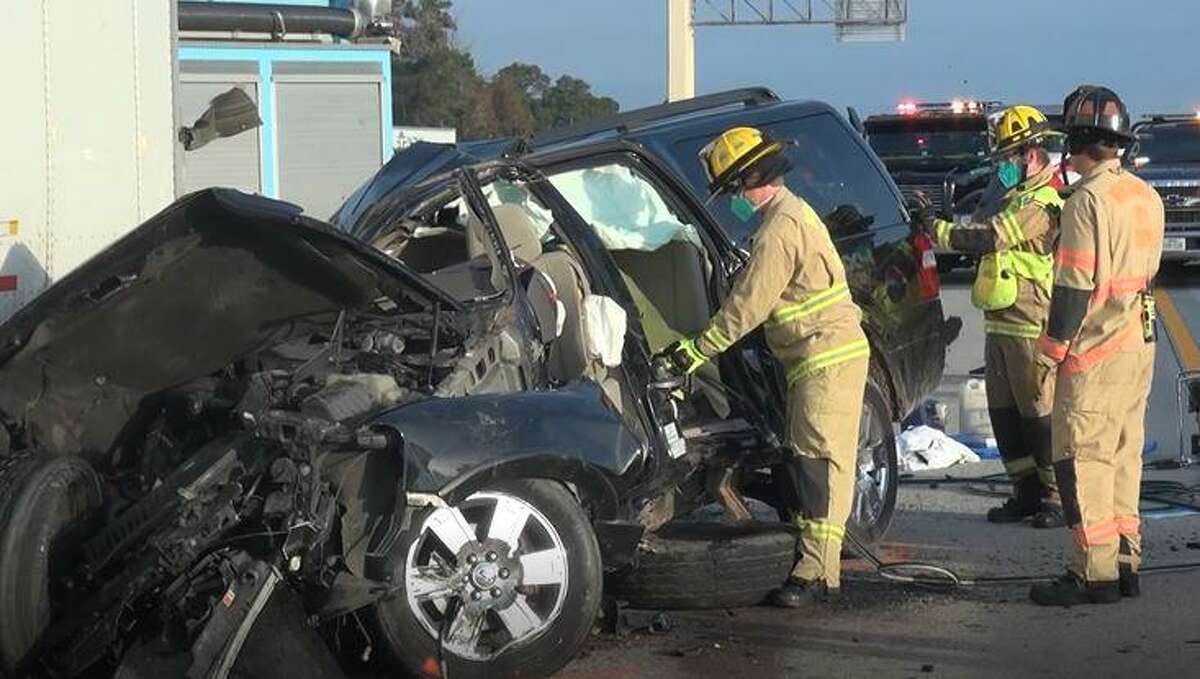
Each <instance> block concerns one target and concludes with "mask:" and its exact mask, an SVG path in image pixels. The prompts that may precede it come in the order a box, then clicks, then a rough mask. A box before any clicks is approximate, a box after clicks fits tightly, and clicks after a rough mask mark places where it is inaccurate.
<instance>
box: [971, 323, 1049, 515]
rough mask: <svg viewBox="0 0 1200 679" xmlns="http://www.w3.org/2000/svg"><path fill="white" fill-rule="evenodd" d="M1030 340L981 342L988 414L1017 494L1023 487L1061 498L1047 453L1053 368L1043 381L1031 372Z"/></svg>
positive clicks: (989, 338) (989, 339)
mask: <svg viewBox="0 0 1200 679" xmlns="http://www.w3.org/2000/svg"><path fill="white" fill-rule="evenodd" d="M1035 351H1036V349H1035V348H1034V340H1032V339H1026V338H1024V337H1008V336H1006V335H994V334H989V335H987V339H986V340H985V343H984V364H985V366H986V375H985V384H986V386H987V399H988V416H989V417H990V419H991V421H992V431H994V432H995V434H996V446H997V447H998V448H999V449H1000V459H1001V460H1003V461H1004V469H1005V471H1006V472H1008V478H1009V480H1010V481H1012V486H1013V491H1014V492H1015V493H1017V494H1018V495H1020V494H1021V492H1022V490H1023V489H1024V488H1030V489H1036V492H1037V493H1039V494H1040V495H1041V497H1042V498H1043V499H1044V500H1045V501H1046V502H1049V503H1050V504H1054V505H1057V504H1059V503H1060V498H1059V489H1058V483H1057V482H1056V481H1055V478H1054V463H1053V460H1052V459H1051V435H1050V419H1051V418H1050V411H1051V410H1053V408H1054V373H1053V372H1050V373H1047V374H1046V377H1045V379H1044V380H1042V381H1041V383H1040V384H1039V383H1036V379H1035V377H1034V375H1035V371H1034V352H1035Z"/></svg>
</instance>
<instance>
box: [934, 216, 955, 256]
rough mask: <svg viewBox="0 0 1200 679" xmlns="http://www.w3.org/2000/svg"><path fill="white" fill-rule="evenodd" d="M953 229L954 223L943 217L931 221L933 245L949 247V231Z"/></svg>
mask: <svg viewBox="0 0 1200 679" xmlns="http://www.w3.org/2000/svg"><path fill="white" fill-rule="evenodd" d="M953 230H954V223H953V222H948V221H946V220H944V219H938V220H935V221H934V222H933V240H934V245H937V246H938V247H940V248H946V249H947V250H949V249H950V232H951V231H953Z"/></svg>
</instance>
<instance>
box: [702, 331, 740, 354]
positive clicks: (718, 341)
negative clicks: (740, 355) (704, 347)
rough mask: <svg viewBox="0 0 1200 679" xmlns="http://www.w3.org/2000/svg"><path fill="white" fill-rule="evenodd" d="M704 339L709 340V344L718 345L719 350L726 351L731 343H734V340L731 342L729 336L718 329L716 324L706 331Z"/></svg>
mask: <svg viewBox="0 0 1200 679" xmlns="http://www.w3.org/2000/svg"><path fill="white" fill-rule="evenodd" d="M704 339H706V340H708V343H709V344H711V345H713V346H714V347H716V348H717V351H718V352H721V351H725V350H726V349H728V348H729V346H730V345H731V344H733V342H730V341H729V338H728V337H726V336H725V334H724V333H722V332H721V331H720V330H717V328H716V326H712V327H710V328H709V329H708V330H705V331H704Z"/></svg>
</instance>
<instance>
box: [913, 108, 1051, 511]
mask: <svg viewBox="0 0 1200 679" xmlns="http://www.w3.org/2000/svg"><path fill="white" fill-rule="evenodd" d="M1052 134H1058V132H1057V131H1055V130H1053V129H1051V127H1050V125H1049V123H1048V122H1047V120H1046V116H1044V115H1042V113H1041V112H1040V111H1038V110H1037V109H1036V108H1033V107H1032V106H1021V105H1018V106H1013V107H1010V108H1008V109H1006V110H1005V111H1003V112H1002V113H1001V114H1000V117H999V119H998V120H997V122H996V125H995V128H994V139H995V146H994V148H993V159H994V161H995V162H996V164H997V173H996V174H997V177H996V181H997V182H998V183H999V186H998V187H996V190H995V192H994V198H993V199H992V200H987V201H984V203H983V204H982V205H980V207H979V209H977V210H976V211H975V214H974V215H972V217H971V220H970V223H969V224H963V225H955V224H953V223H952V222H950V221H948V220H944V219H935V218H934V216H933V210H932V208H931V206H930V204H929V202H928V200H927V199H924V197H919V198H918V200H917V205H916V206H915V208H914V209H913V214H914V217H915V218H916V221H917V222H919V223H921V224H922V225H923V227H924V228H925V229H926V230H927V231H928V232H929V233H930V234H931V235H933V237H934V240H935V242H936V243H937V244H938V245H939V246H941V247H943V248H948V249H953V250H957V251H959V252H969V253H974V254H977V255H981V257H980V262H979V267H978V269H977V273H976V278H975V284H974V286H973V287H972V290H971V301H972V303H973V304H974V305H975V306H976V307H978V308H979V309H981V310H982V311H983V313H984V332H985V333H986V340H985V342H984V363H985V366H986V367H985V383H986V387H987V400H988V416H989V417H990V419H991V422H992V431H994V432H995V435H996V445H997V447H998V448H999V449H1000V457H1001V459H1002V460H1003V462H1004V469H1005V471H1006V472H1007V473H1008V477H1009V480H1010V481H1011V482H1012V487H1013V495H1012V497H1010V498H1009V499H1008V500H1007V501H1006V502H1005V503H1004V504H1003V505H1002V506H1000V507H995V508H993V509H991V510H990V511H988V513H987V519H988V521H991V522H993V523H1014V522H1019V521H1023V520H1025V519H1027V518H1030V517H1032V521H1031V523H1032V525H1033V526H1034V527H1035V528H1058V527H1061V526H1062V525H1063V515H1062V503H1061V500H1060V497H1059V491H1058V485H1057V483H1056V482H1055V478H1054V468H1053V465H1052V462H1051V457H1050V447H1051V437H1050V411H1051V409H1052V408H1053V405H1054V375H1053V372H1048V373H1045V374H1039V375H1038V376H1037V378H1038V379H1036V380H1035V379H1034V377H1035V374H1034V370H1033V365H1034V361H1035V352H1036V349H1035V348H1034V342H1035V341H1036V340H1037V338H1038V337H1039V336H1040V335H1041V334H1042V331H1043V330H1044V327H1045V323H1046V317H1047V316H1048V315H1049V313H1050V293H1051V288H1052V284H1053V276H1054V260H1053V251H1054V244H1055V241H1056V240H1057V239H1058V222H1059V213H1060V211H1061V209H1062V204H1063V201H1062V198H1060V197H1059V195H1058V191H1057V190H1055V188H1054V187H1053V186H1052V179H1053V177H1054V174H1055V172H1054V166H1052V165H1051V164H1050V156H1049V154H1048V153H1047V152H1046V149H1045V147H1044V145H1043V144H1044V142H1045V140H1046V138H1047V137H1048V136H1049V135H1052Z"/></svg>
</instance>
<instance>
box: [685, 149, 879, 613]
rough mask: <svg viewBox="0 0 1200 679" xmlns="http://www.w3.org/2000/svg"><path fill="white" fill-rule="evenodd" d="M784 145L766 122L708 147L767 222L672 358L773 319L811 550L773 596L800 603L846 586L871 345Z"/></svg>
mask: <svg viewBox="0 0 1200 679" xmlns="http://www.w3.org/2000/svg"><path fill="white" fill-rule="evenodd" d="M783 148H784V145H783V143H782V142H779V141H775V140H772V139H771V138H769V137H768V136H766V135H764V134H763V133H762V132H760V131H759V130H757V129H754V128H750V127H735V128H732V129H730V130H727V131H726V132H724V133H723V134H721V135H720V136H719V137H717V138H716V139H715V140H713V141H712V142H711V143H710V144H708V145H707V146H706V147H705V148H704V149H703V150H701V152H700V160H701V163H702V164H703V165H704V169H705V171H706V172H707V173H708V178H709V180H710V185H709V188H710V190H711V191H712V193H713V195H714V196H715V195H717V194H727V195H729V196H730V208H731V210H732V212H733V214H734V215H735V216H736V217H737V218H738V219H740V220H742V221H749V220H751V219H752V218H754V216H755V215H761V219H762V225H761V227H760V228H759V229H758V232H757V234H756V236H755V238H754V244H753V247H752V249H751V255H750V260H749V262H748V264H747V265H746V267H745V269H744V270H743V271H742V273H741V275H740V277H739V278H738V280H737V281H736V283H735V284H734V285H733V288H732V290H731V291H730V293H729V296H728V298H726V300H725V302H724V304H723V305H722V306H721V308H720V310H718V311H717V312H716V314H715V315H714V316H713V317H712V319H711V321H710V322H709V324H708V327H707V328H706V329H705V330H704V331H703V332H702V333H700V335H699V336H697V337H694V338H689V339H685V340H681V341H679V342H677V343H675V344H673V345H671V346H670V347H668V348H667V349H665V350H664V352H663V355H664V356H665V357H666V358H667V359H668V360H667V363H668V364H670V365H671V366H672V368H673V370H674V371H675V372H677V373H679V374H690V373H691V372H694V371H695V370H696V369H698V368H699V367H700V366H701V365H703V364H704V363H705V362H707V361H709V360H711V359H713V358H714V357H716V356H717V354H719V353H721V352H723V351H725V350H726V349H728V348H729V347H731V346H732V345H733V344H734V343H736V342H737V341H738V340H739V339H740V338H741V337H743V336H744V335H746V334H747V333H749V332H751V331H752V330H754V329H755V328H757V327H758V326H759V325H765V328H764V330H765V335H766V340H767V344H768V346H769V348H770V350H771V352H772V354H774V356H775V358H776V359H778V360H779V361H780V363H781V364H782V366H783V367H784V369H785V370H786V373H787V381H788V397H787V399H788V403H787V427H788V431H787V435H788V436H787V438H788V447H789V450H790V452H791V457H790V460H789V461H788V463H787V464H785V465H784V467H785V468H786V473H787V474H788V476H789V477H790V479H789V480H790V482H791V484H792V486H793V487H794V489H795V490H796V491H797V492H796V496H797V500H796V502H797V503H798V505H799V506H796V507H794V510H795V518H794V520H795V522H796V524H797V526H798V527H799V529H800V535H801V552H802V556H801V558H800V559H799V560H798V561H797V563H796V565H795V567H794V569H793V570H792V574H791V576H790V577H789V578H788V579H787V580H786V581H785V582H784V583H783V585H782V586H781V587H780V588H779V589H777V590H775V591H774V592H773V593H772V596H771V601H772V603H774V604H775V605H777V606H783V607H792V608H794V607H800V606H805V605H810V604H814V603H817V602H820V601H823V600H825V599H826V598H828V597H830V596H832V595H836V594H837V593H838V591H839V588H840V582H841V580H840V575H841V573H840V571H841V551H842V539H843V536H844V535H845V528H846V519H847V518H848V517H849V514H850V506H851V500H852V498H853V493H854V478H855V471H856V459H857V454H858V428H859V419H860V417H861V414H862V401H863V393H864V390H865V386H866V380H867V369H868V361H869V356H870V349H869V346H868V344H867V338H866V335H865V334H864V333H863V330H862V327H861V324H860V322H861V319H862V313H861V311H860V310H859V308H858V307H857V306H856V305H855V304H854V302H853V301H852V300H851V298H850V289H849V286H848V285H847V283H846V273H845V270H844V269H843V266H842V260H841V258H840V257H839V256H838V253H837V251H836V250H835V249H834V245H833V241H832V239H831V238H830V236H829V232H828V230H827V229H826V227H825V225H824V224H823V223H822V221H821V219H820V218H819V217H818V216H817V215H816V213H815V212H814V211H813V210H812V208H811V207H809V205H808V204H807V203H806V202H804V200H802V199H801V198H800V197H798V196H796V195H795V194H793V193H792V192H791V191H790V190H788V188H787V187H786V186H785V185H784V181H783V177H784V175H785V174H786V173H787V172H788V170H789V167H790V166H789V163H788V160H787V158H786V157H785V155H784V153H783Z"/></svg>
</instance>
